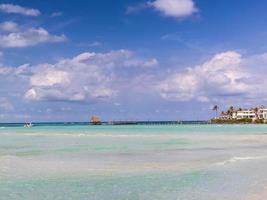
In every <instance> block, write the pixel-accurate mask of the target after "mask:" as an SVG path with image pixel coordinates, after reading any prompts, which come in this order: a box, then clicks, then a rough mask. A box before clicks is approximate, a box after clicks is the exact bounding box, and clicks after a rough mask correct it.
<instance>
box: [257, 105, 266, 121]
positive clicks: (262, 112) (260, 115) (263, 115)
mask: <svg viewBox="0 0 267 200" xmlns="http://www.w3.org/2000/svg"><path fill="white" fill-rule="evenodd" d="M258 118H259V119H265V120H267V108H260V109H259V110H258Z"/></svg>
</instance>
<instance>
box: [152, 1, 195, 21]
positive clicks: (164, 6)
mask: <svg viewBox="0 0 267 200" xmlns="http://www.w3.org/2000/svg"><path fill="white" fill-rule="evenodd" d="M149 4H150V5H151V6H152V7H153V8H154V9H156V10H158V11H160V12H161V13H162V14H164V15H165V16H169V17H175V18H180V17H187V16H190V15H192V14H193V13H195V12H196V11H197V8H196V7H195V4H194V2H193V0H156V1H153V2H150V3H149Z"/></svg>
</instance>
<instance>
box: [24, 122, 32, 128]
mask: <svg viewBox="0 0 267 200" xmlns="http://www.w3.org/2000/svg"><path fill="white" fill-rule="evenodd" d="M32 126H33V124H32V123H25V124H24V127H25V128H31V127H32Z"/></svg>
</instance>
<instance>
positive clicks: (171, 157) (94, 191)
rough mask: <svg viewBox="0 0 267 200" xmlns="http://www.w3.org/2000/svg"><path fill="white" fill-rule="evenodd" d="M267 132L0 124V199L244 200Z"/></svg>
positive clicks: (262, 180) (260, 163)
mask: <svg viewBox="0 0 267 200" xmlns="http://www.w3.org/2000/svg"><path fill="white" fill-rule="evenodd" d="M265 186H267V125H210V124H201V125H199V124H187V125H182V124H179V125H154V126H153V125H125V126H124V125H120V126H112V125H101V126H92V125H87V124H65V125H64V124H43V125H38V126H33V127H32V128H24V127H23V125H21V124H16V125H10V124H0V200H126V199H127V200H226V199H227V200H243V199H244V200H247V199H249V196H250V195H252V194H254V193H257V192H258V191H261V190H262V189H263V188H264V187H265Z"/></svg>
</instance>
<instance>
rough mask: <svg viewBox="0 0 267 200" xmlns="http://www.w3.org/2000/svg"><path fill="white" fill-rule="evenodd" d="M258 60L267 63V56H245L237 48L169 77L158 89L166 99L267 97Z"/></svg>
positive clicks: (205, 100)
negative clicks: (266, 57) (259, 71)
mask: <svg viewBox="0 0 267 200" xmlns="http://www.w3.org/2000/svg"><path fill="white" fill-rule="evenodd" d="M259 57H260V58H259ZM256 58H257V59H256ZM257 60H260V61H258V62H260V63H261V65H266V61H264V59H263V56H256V57H255V56H253V57H248V58H242V57H241V55H240V54H239V53H237V52H234V51H228V52H223V53H219V54H217V55H215V56H214V57H213V58H212V59H210V60H208V61H207V62H205V63H203V64H202V65H198V66H195V67H193V68H188V69H186V70H185V71H183V72H179V73H174V74H172V75H170V76H168V77H167V78H166V79H165V80H164V81H162V82H161V83H160V84H159V85H158V89H159V91H160V94H161V96H162V97H163V98H165V99H168V100H173V101H189V100H197V101H201V102H207V101H212V100H218V99H223V100H225V99H226V98H231V97H232V98H236V99H237V98H239V97H242V98H246V99H256V98H262V99H263V98H267V93H266V92H265V90H264V88H263V87H264V85H265V84H266V81H265V78H264V77H263V76H262V74H261V73H257V71H256V70H255V69H254V68H253V67H254V66H255V64H256V63H257ZM264 71H265V72H266V70H265V69H264ZM257 80H260V81H257Z"/></svg>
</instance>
